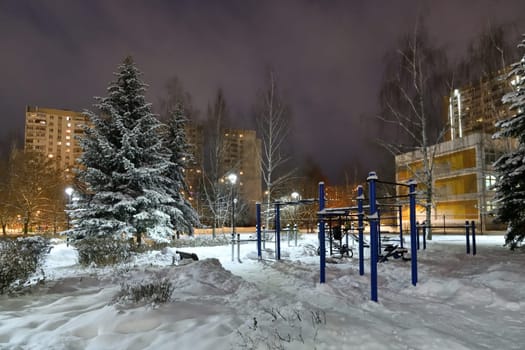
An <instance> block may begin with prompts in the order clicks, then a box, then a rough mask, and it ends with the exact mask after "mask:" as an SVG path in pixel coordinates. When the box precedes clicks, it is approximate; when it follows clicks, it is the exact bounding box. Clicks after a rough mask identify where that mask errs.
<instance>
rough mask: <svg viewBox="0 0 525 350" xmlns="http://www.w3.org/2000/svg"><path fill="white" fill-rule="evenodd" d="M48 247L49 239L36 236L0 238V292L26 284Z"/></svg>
mask: <svg viewBox="0 0 525 350" xmlns="http://www.w3.org/2000/svg"><path fill="white" fill-rule="evenodd" d="M49 249H50V248H49V240H48V239H45V238H42V237H38V236H35V237H23V238H17V239H2V240H0V294H4V293H9V292H12V291H15V290H19V289H21V288H22V287H24V286H26V285H27V284H28V283H29V282H30V278H31V276H32V275H33V274H34V273H35V272H36V271H37V269H38V268H39V267H41V265H42V262H43V257H44V256H45V254H47V253H48V252H49ZM42 278H43V277H41V278H40V279H42Z"/></svg>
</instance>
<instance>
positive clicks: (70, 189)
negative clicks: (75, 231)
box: [65, 187, 73, 230]
mask: <svg viewBox="0 0 525 350" xmlns="http://www.w3.org/2000/svg"><path fill="white" fill-rule="evenodd" d="M65 192H66V194H67V204H68V205H71V196H72V195H73V188H72V187H66V190H65ZM66 218H67V229H68V230H69V214H68V213H66Z"/></svg>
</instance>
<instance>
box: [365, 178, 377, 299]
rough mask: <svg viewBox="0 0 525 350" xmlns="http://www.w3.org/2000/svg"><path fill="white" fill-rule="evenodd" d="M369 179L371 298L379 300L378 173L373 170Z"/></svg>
mask: <svg viewBox="0 0 525 350" xmlns="http://www.w3.org/2000/svg"><path fill="white" fill-rule="evenodd" d="M366 181H368V191H369V196H368V197H369V201H370V212H369V215H368V219H369V220H370V299H372V300H373V301H375V302H377V255H378V254H377V249H378V247H377V246H378V242H377V238H378V237H377V218H378V215H377V206H376V181H377V175H376V173H375V172H373V171H371V172H370V173H368V177H367V179H366Z"/></svg>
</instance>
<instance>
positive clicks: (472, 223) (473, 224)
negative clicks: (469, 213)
mask: <svg viewBox="0 0 525 350" xmlns="http://www.w3.org/2000/svg"><path fill="white" fill-rule="evenodd" d="M470 224H471V226H472V255H476V223H475V222H474V221H471V222H470Z"/></svg>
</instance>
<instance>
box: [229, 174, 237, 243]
mask: <svg viewBox="0 0 525 350" xmlns="http://www.w3.org/2000/svg"><path fill="white" fill-rule="evenodd" d="M228 181H230V183H231V184H232V191H231V197H232V204H231V207H232V238H234V236H235V202H237V200H236V198H234V197H235V196H234V195H233V186H235V183H236V182H237V174H234V173H231V174H230V175H228Z"/></svg>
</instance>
